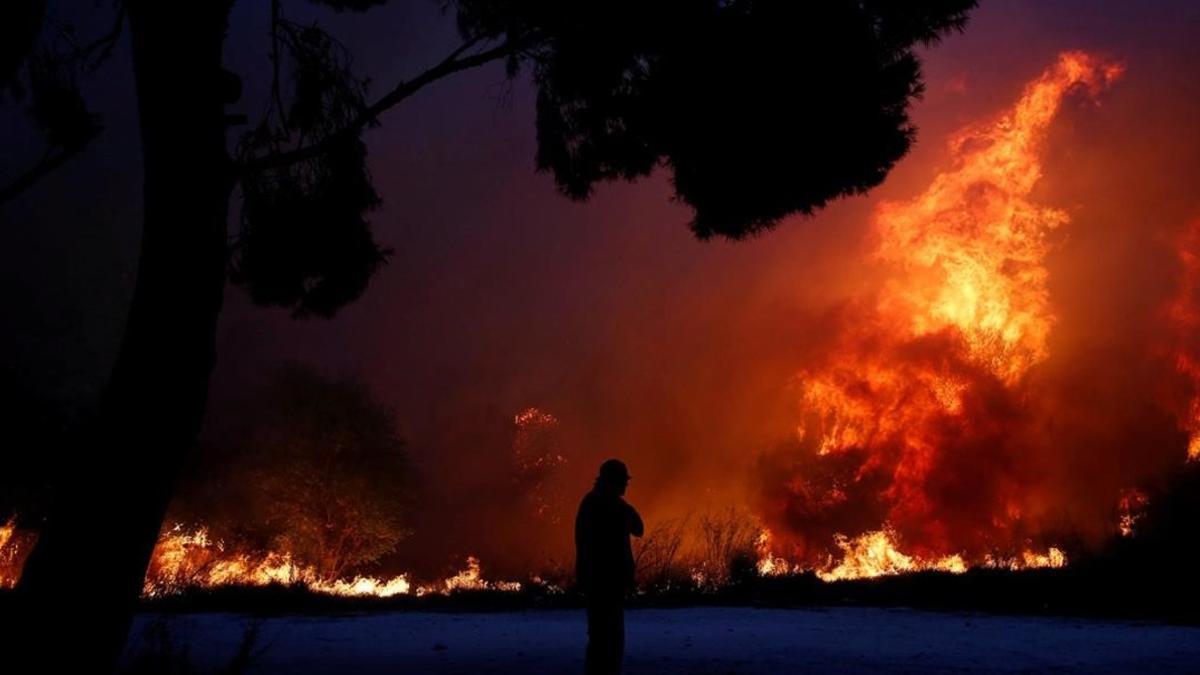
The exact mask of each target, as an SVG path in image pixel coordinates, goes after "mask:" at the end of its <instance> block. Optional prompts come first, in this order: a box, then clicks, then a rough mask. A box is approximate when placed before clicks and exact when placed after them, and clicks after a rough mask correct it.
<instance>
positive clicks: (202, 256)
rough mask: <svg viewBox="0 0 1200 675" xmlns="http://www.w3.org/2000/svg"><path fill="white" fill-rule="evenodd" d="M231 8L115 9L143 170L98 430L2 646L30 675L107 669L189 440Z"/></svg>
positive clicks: (77, 464)
mask: <svg viewBox="0 0 1200 675" xmlns="http://www.w3.org/2000/svg"><path fill="white" fill-rule="evenodd" d="M229 5H230V2H229V0H195V1H193V2H165V1H164V0H128V2H127V7H128V16H129V26H130V34H131V38H132V43H133V67H134V75H135V80H136V84H137V96H138V112H139V115H140V122H141V132H142V148H143V160H144V164H143V166H144V170H145V185H144V188H145V191H144V200H145V203H144V218H145V221H144V230H143V233H142V248H141V257H140V261H139V266H138V276H137V283H136V286H135V289H134V294H133V302H132V305H131V307H130V310H129V316H128V321H127V324H126V329H125V334H124V338H123V341H122V344H121V348H120V352H119V355H118V357H117V361H116V364H115V365H114V367H113V371H112V375H111V378H110V380H109V383H108V385H107V387H106V389H105V391H104V393H103V397H102V400H101V405H100V410H99V415H98V418H97V420H96V421H95V424H94V427H93V428H92V429H90V430H89V433H87V434H84V435H81V437H80V444H79V445H78V446H77V448H76V449H77V454H75V455H73V456H72V457H70V458H69V459H67V460H65V461H64V465H63V467H62V474H63V475H64V483H63V485H64V486H65V487H64V488H63V489H62V490H61V491H60V492H59V494H58V495H57V498H56V504H55V507H54V508H53V510H52V516H51V518H50V519H49V521H48V522H47V523H46V526H45V528H44V529H43V532H42V534H41V538H40V541H39V544H38V545H37V547H36V548H35V549H34V551H33V554H32V555H31V557H30V559H29V561H28V563H27V564H26V568H25V572H24V574H23V576H22V579H21V582H20V586H19V589H18V593H17V598H18V600H19V601H20V603H21V609H22V610H23V611H22V613H23V614H24V616H23V617H22V618H21V619H19V621H20V623H21V624H22V625H21V626H19V630H16V631H15V632H14V633H10V637H13V636H14V635H16V636H23V637H24V638H25V639H26V640H27V641H26V642H24V644H20V645H15V646H13V647H15V649H16V650H17V651H18V652H20V653H31V656H33V657H34V659H45V660H41V661H40V663H38V661H36V660H34V659H31V665H32V664H33V663H38V668H37V669H36V670H37V671H39V672H55V668H54V667H53V666H52V665H51V664H54V663H55V662H56V661H60V660H70V661H72V663H73V664H74V665H75V668H74V669H73V670H69V671H63V672H104V671H107V670H111V669H112V667H113V664H114V663H115V661H116V659H117V658H118V656H119V655H120V651H121V649H122V646H123V644H124V642H125V639H126V633H127V632H128V630H129V626H130V622H131V620H132V616H133V612H134V610H135V608H136V603H137V598H138V595H139V593H140V591H141V587H142V580H143V577H144V575H145V570H146V566H147V563H148V562H149V558H150V553H151V550H152V549H153V546H154V543H155V541H156V539H157V536H158V532H159V528H160V526H161V521H162V518H163V515H164V512H165V510H166V508H167V504H168V501H169V500H170V497H171V493H172V489H173V486H174V482H175V478H176V473H177V472H178V469H179V467H180V465H181V461H182V459H183V457H184V455H185V453H186V452H187V451H188V450H189V449H190V448H191V447H192V445H193V443H194V441H195V438H196V435H197V434H198V432H199V428H200V422H201V418H202V417H203V414H204V408H205V399H206V397H207V395H208V383H209V375H210V372H211V370H212V367H213V360H214V355H213V349H214V338H215V334H216V324H217V315H218V313H219V312H220V307H221V297H222V292H223V288H224V281H225V271H226V270H225V266H226V244H227V233H226V218H227V211H228V205H229V194H230V190H231V186H232V173H231V166H230V161H229V157H228V154H227V150H226V145H225V120H224V104H225V101H227V100H230V99H231V98H233V97H234V96H236V94H233V93H232V92H231V91H230V90H231V87H230V82H229V79H228V78H227V76H226V74H225V72H224V71H223V69H222V67H221V48H222V44H223V42H224V37H225V26H226V20H227V15H228V12H229ZM231 94H232V95H231ZM5 651H6V654H10V655H11V654H14V653H15V652H14V651H13V649H9V650H5ZM39 651H40V652H41V653H40V654H37V652H39ZM79 659H83V661H84V662H83V663H82V664H80V663H78V660H79ZM47 661H48V662H47ZM81 666H82V667H81ZM30 670H33V669H32V668H31V669H30Z"/></svg>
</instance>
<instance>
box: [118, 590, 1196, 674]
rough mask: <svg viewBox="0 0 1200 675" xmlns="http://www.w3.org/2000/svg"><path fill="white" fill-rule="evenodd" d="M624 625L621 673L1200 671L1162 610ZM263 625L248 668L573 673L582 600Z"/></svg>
mask: <svg viewBox="0 0 1200 675" xmlns="http://www.w3.org/2000/svg"><path fill="white" fill-rule="evenodd" d="M252 621H254V619H251V618H249V617H246V616H243V615H236V614H184V615H155V614H146V615H142V616H140V617H139V618H138V621H137V623H136V625H135V626H134V630H133V632H132V634H131V635H132V638H131V641H130V645H129V652H130V653H131V654H136V653H139V652H142V653H144V650H145V649H147V645H148V644H149V642H150V640H149V636H150V635H151V634H157V635H159V636H161V635H162V632H161V629H162V628H163V627H166V628H167V630H168V633H169V635H170V636H171V641H172V642H173V644H174V647H173V649H175V650H178V651H183V650H186V653H187V655H188V659H189V660H190V661H191V664H192V666H193V667H195V668H196V669H197V670H198V671H199V672H211V671H213V670H215V669H217V668H220V667H221V666H224V665H225V664H227V663H228V662H229V660H230V658H231V656H232V655H233V653H234V652H235V651H236V649H237V645H238V643H239V641H240V640H241V638H242V635H243V634H244V632H245V629H246V626H248V625H249V624H250V623H251V622H252ZM155 629H159V630H158V632H157V633H155ZM627 630H628V644H627V649H626V660H625V663H626V670H625V672H626V673H655V674H658V673H696V674H713V675H716V674H721V675H728V674H738V675H753V674H758V673H763V674H766V673H771V674H772V675H776V674H779V673H796V672H850V673H866V672H880V671H888V672H909V673H963V672H972V673H984V672H1046V671H1053V672H1089V673H1097V672H1099V673H1127V672H1140V673H1150V672H1152V673H1155V675H1162V674H1164V673H1175V672H1200V627H1195V626H1172V625H1166V624H1157V623H1138V622H1129V621H1096V620H1082V619H1069V618H1042V617H1011V616H995V615H978V614H954V613H937V612H923V611H913V610H897V609H870V608H830V609H752V608H718V607H705V608H690V609H642V610H635V611H630V612H629V613H628V614H627ZM259 636H260V637H259V640H258V642H257V645H258V646H257V649H258V650H260V651H261V653H260V654H259V656H258V658H257V660H256V661H255V664H254V666H253V667H252V668H251V669H250V670H249V672H250V673H289V674H295V675H308V674H315V673H353V675H371V674H374V673H523V674H530V675H533V674H537V673H577V672H581V671H582V656H583V648H584V620H583V612H582V611H580V610H541V611H527V612H495V613H451V612H388V613H372V614H352V615H345V616H336V617H331V616H319V617H313V616H292V617H273V618H268V619H263V620H262V623H261V625H260V633H259ZM155 640H157V638H156V639H155Z"/></svg>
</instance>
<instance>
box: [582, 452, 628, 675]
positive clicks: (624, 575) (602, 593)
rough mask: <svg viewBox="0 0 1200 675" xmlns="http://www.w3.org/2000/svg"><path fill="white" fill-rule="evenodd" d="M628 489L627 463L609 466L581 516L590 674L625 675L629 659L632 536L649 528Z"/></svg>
mask: <svg viewBox="0 0 1200 675" xmlns="http://www.w3.org/2000/svg"><path fill="white" fill-rule="evenodd" d="M628 486H629V470H628V469H627V468H625V463H624V462H622V461H620V460H617V459H610V460H608V461H606V462H604V463H603V464H601V465H600V474H599V476H597V477H596V483H595V485H594V486H593V487H592V491H591V492H589V493H587V495H585V496H584V498H583V501H582V502H580V504H579V513H578V515H576V516H575V579H576V581H577V582H578V584H579V589H580V590H581V591H583V595H584V598H585V599H586V601H587V620H588V646H587V660H586V665H585V668H584V672H586V673H589V674H600V673H603V674H605V675H609V674H611V673H619V672H621V660H622V659H623V658H624V652H625V608H624V599H625V594H626V593H627V592H629V591H631V590H633V585H634V579H633V548H632V547H631V546H630V543H629V535H633V536H635V537H640V536H642V533H643V531H644V529H645V528H644V527H643V525H642V518H641V516H639V515H638V512H637V511H636V510H635V509H634V508H633V507H632V506H630V505H629V503H628V502H626V501H625V500H624V499H622V495H624V494H625V488H627V487H628Z"/></svg>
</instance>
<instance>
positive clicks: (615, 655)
mask: <svg viewBox="0 0 1200 675" xmlns="http://www.w3.org/2000/svg"><path fill="white" fill-rule="evenodd" d="M587 616H588V646H587V661H586V665H585V668H584V672H586V673H588V675H615V674H616V673H619V672H621V661H622V657H623V655H624V649H625V618H624V610H623V608H622V607H621V600H620V598H617V599H616V600H614V599H612V598H595V599H591V600H589V601H588V608H587Z"/></svg>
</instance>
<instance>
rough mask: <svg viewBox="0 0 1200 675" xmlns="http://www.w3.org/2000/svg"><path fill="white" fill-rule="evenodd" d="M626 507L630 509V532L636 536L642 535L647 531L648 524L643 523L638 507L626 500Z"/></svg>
mask: <svg viewBox="0 0 1200 675" xmlns="http://www.w3.org/2000/svg"><path fill="white" fill-rule="evenodd" d="M625 508H627V509H629V534H632V535H633V536H635V537H640V536H642V535H643V534H645V533H646V526H645V525H644V524H643V523H642V517H641V516H640V515H638V512H637V509H635V508H633V505H632V504H630V503H629V502H625Z"/></svg>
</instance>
